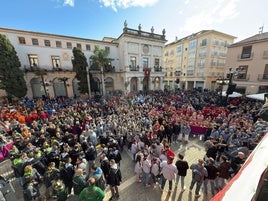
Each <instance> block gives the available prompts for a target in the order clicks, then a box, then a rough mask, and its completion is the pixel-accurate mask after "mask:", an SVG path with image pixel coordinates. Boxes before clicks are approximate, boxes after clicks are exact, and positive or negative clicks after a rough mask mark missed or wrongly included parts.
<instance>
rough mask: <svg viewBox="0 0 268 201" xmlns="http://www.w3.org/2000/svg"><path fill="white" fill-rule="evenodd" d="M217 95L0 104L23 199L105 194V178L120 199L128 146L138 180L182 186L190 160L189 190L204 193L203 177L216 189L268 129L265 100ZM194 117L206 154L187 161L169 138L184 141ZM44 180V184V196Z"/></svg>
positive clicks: (82, 197)
mask: <svg viewBox="0 0 268 201" xmlns="http://www.w3.org/2000/svg"><path fill="white" fill-rule="evenodd" d="M217 97H218V95H217V94H216V92H213V91H203V92H199V91H196V90H193V91H175V92H172V93H171V92H166V91H165V92H163V91H154V92H146V94H143V93H142V92H140V93H137V94H128V95H126V96H109V97H102V98H101V99H99V100H94V99H93V98H92V99H87V100H81V99H68V98H63V97H59V98H55V99H52V98H43V99H36V100H30V99H28V98H24V99H23V100H21V102H19V103H17V104H5V105H2V106H1V107H0V115H1V117H0V118H1V143H2V144H1V147H4V145H5V144H6V143H7V141H8V140H12V142H13V147H12V149H11V150H10V152H9V155H8V157H9V158H10V159H11V160H12V163H13V166H12V167H13V169H14V172H15V175H16V176H17V177H18V178H19V179H20V182H21V186H22V188H23V189H24V198H25V200H34V199H37V198H40V199H41V198H42V199H44V200H45V199H48V198H56V199H57V200H64V201H65V200H67V197H68V196H69V195H70V194H75V195H76V196H77V198H78V200H102V199H103V197H104V190H105V188H106V185H109V187H110V190H111V194H112V197H111V198H110V200H117V199H118V198H119V197H120V195H119V190H118V186H119V185H120V183H121V181H122V175H121V171H120V161H121V160H122V157H121V152H122V151H123V150H124V147H125V148H126V149H128V150H130V151H131V153H132V154H133V160H134V161H135V167H133V169H134V172H135V174H136V181H137V182H139V183H142V182H143V183H144V185H145V186H146V187H150V186H151V184H154V185H158V182H159V183H160V186H159V187H160V189H164V187H165V184H166V181H167V180H168V183H169V184H168V185H169V190H170V191H171V190H172V189H173V187H172V183H173V180H174V179H176V180H175V181H176V182H175V185H178V184H179V180H180V181H181V184H180V186H181V192H184V191H185V188H186V187H185V185H184V178H185V177H186V176H187V170H188V169H189V168H190V169H191V170H192V182H191V185H190V187H189V190H192V189H193V187H194V185H196V189H195V195H196V197H199V196H200V192H199V191H200V188H201V185H202V184H204V193H205V194H207V193H208V188H207V186H208V184H210V186H211V193H212V194H215V193H216V192H217V190H220V189H221V188H223V187H224V185H225V184H226V182H227V181H228V179H229V178H230V176H232V175H234V174H236V173H237V171H238V170H239V168H240V167H241V165H242V164H243V162H244V161H245V159H246V157H247V156H248V154H249V153H250V151H251V150H253V149H254V147H255V146H256V145H257V144H258V142H259V141H260V140H261V138H262V137H263V136H264V134H265V132H266V131H267V130H268V127H267V122H265V121H262V120H261V119H258V115H257V114H258V111H259V109H260V108H261V107H262V103H261V102H257V101H253V100H249V99H246V98H240V99H233V100H231V101H229V104H228V106H227V107H219V106H217V105H216V103H217ZM193 125H194V126H198V127H201V128H205V129H206V133H205V134H204V141H205V142H204V146H205V149H206V155H205V156H204V158H202V159H198V162H197V164H191V165H188V163H187V161H185V160H184V156H183V154H181V153H180V154H179V155H178V160H177V161H176V162H175V161H174V159H175V158H176V156H175V152H174V151H173V150H171V148H170V145H171V144H172V143H180V142H181V141H184V142H185V143H187V142H188V141H189V135H191V134H192V133H191V126H193ZM195 134H196V133H195ZM197 134H198V133H197ZM1 151H2V149H1ZM98 153H99V154H98ZM97 161H99V163H98V162H97ZM41 185H45V188H46V193H45V195H42V196H40V190H39V189H40V187H41ZM92 192H94V193H92Z"/></svg>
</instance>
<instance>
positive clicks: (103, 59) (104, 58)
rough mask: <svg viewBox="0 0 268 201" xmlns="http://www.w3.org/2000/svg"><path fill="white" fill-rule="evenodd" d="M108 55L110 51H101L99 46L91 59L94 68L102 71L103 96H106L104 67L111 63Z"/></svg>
mask: <svg viewBox="0 0 268 201" xmlns="http://www.w3.org/2000/svg"><path fill="white" fill-rule="evenodd" d="M108 55H109V51H107V50H104V49H101V48H100V47H99V46H96V48H95V50H94V54H93V55H92V56H91V57H90V59H91V60H92V63H93V64H92V66H98V67H99V68H100V71H101V83H102V95H105V94H106V91H105V85H104V66H106V65H108V64H109V63H110V59H109V58H108Z"/></svg>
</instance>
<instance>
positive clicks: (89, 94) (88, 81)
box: [86, 66, 91, 98]
mask: <svg viewBox="0 0 268 201" xmlns="http://www.w3.org/2000/svg"><path fill="white" fill-rule="evenodd" d="M86 68H87V87H88V97H89V98H91V88H90V77H89V66H87V67H86Z"/></svg>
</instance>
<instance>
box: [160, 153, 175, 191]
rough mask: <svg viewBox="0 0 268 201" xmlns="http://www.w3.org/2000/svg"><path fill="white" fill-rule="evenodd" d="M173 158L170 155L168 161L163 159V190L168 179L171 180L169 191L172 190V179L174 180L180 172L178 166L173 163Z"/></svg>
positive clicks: (161, 165)
mask: <svg viewBox="0 0 268 201" xmlns="http://www.w3.org/2000/svg"><path fill="white" fill-rule="evenodd" d="M173 160H174V158H172V157H170V158H168V160H167V161H163V162H162V163H161V164H160V167H161V168H162V183H161V187H160V188H161V190H163V189H164V187H165V184H166V181H167V180H168V182H169V191H171V190H172V180H174V179H175V177H176V175H177V174H178V170H177V167H176V166H175V165H174V164H173Z"/></svg>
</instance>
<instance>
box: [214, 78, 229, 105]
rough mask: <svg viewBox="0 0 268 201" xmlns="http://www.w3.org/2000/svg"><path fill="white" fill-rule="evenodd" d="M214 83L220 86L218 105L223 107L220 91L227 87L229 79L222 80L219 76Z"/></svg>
mask: <svg viewBox="0 0 268 201" xmlns="http://www.w3.org/2000/svg"><path fill="white" fill-rule="evenodd" d="M216 83H217V84H218V85H220V92H219V93H220V103H219V105H221V106H222V105H224V104H223V98H222V90H223V86H224V85H228V84H229V79H228V78H224V77H223V76H219V77H218V78H217V80H216Z"/></svg>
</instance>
